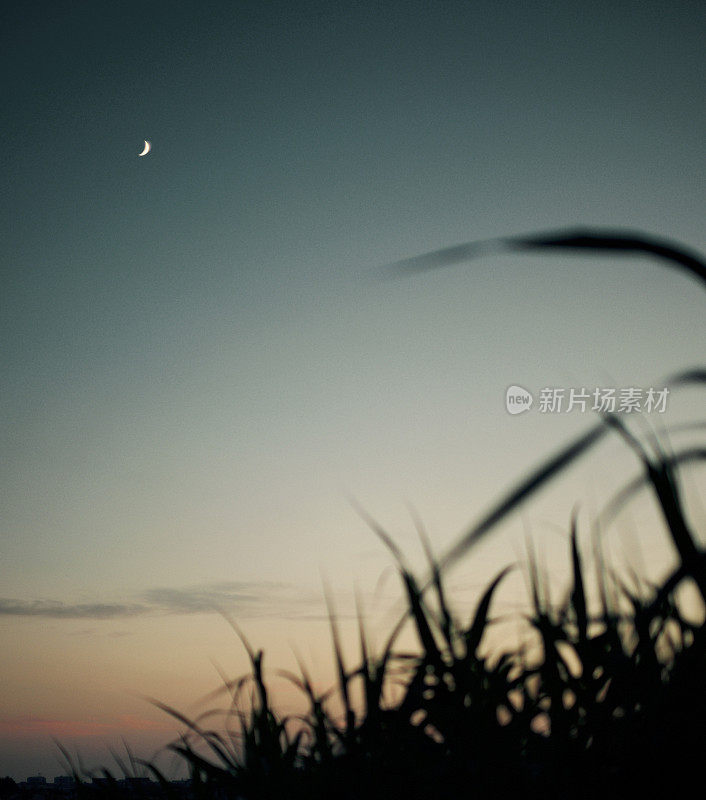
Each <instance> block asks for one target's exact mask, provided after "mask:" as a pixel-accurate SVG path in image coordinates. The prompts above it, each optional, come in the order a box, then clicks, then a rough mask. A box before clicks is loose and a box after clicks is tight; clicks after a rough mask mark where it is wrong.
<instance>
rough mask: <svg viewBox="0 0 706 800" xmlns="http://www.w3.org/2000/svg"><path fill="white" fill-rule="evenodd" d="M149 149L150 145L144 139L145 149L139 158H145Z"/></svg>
mask: <svg viewBox="0 0 706 800" xmlns="http://www.w3.org/2000/svg"><path fill="white" fill-rule="evenodd" d="M151 149H152V143H151V142H148V141H147V139H145V149H144V150H143V151H142V152H141V153H140V156H146V155H147V153H149V151H150V150H151Z"/></svg>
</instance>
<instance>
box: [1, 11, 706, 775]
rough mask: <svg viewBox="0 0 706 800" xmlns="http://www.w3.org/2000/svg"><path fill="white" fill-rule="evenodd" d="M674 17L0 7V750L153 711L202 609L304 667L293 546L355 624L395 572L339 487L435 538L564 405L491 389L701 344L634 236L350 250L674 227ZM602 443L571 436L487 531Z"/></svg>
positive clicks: (207, 681)
mask: <svg viewBox="0 0 706 800" xmlns="http://www.w3.org/2000/svg"><path fill="white" fill-rule="evenodd" d="M705 34H706V24H705V21H704V15H703V8H702V5H701V4H700V3H697V2H661V3H656V2H645V0H641V2H639V3H637V2H636V3H630V2H623V3H618V4H616V3H600V2H594V3H589V4H586V3H572V2H556V3H543V2H538V3H531V4H520V3H504V2H498V1H497V0H494V2H487V3H485V2H452V1H451V0H439V1H438V2H404V3H396V2H384V3H383V2H361V3H347V4H344V3H331V2H306V3H302V2H298V3H296V4H292V3H274V2H269V3H266V4H260V3H255V2H252V3H251V2H243V3H238V2H233V3H217V2H210V3H206V4H204V3H196V2H178V1H176V0H172V2H149V0H146V1H144V2H140V3H136V2H135V3H131V2H122V3H105V2H90V3H89V2H85V3H76V2H71V3H69V2H61V1H55V2H38V3H31V4H27V3H15V4H7V3H6V4H4V6H3V11H2V23H1V24H0V69H1V71H2V75H3V76H4V81H3V83H4V87H3V97H2V104H1V105H0V115H1V117H2V119H1V126H0V130H2V140H3V147H2V149H1V152H0V163H1V165H2V175H3V186H4V191H3V195H4V199H3V202H2V207H1V210H2V215H1V217H0V241H2V248H1V251H0V270H1V271H2V284H1V286H2V296H1V303H2V314H1V317H0V340H1V341H2V348H1V350H0V358H1V359H2V372H1V374H2V395H1V397H0V470H1V473H0V480H1V484H0V492H1V495H0V497H1V503H2V505H1V509H2V512H1V523H0V524H1V525H2V532H1V535H2V544H1V551H0V598H2V599H0V641H2V642H3V644H2V650H1V651H0V671H1V673H2V675H3V682H2V688H0V775H4V774H6V773H7V774H10V775H13V776H15V777H21V778H23V777H24V776H25V775H27V774H31V773H35V772H36V771H37V770H40V769H41V770H42V771H43V772H44V773H45V774H47V775H49V776H52V775H53V774H59V773H61V772H62V769H61V767H60V766H59V765H58V762H57V760H56V749H55V747H54V745H53V743H52V741H51V737H52V736H56V737H58V738H59V739H61V740H62V741H63V742H65V743H66V744H67V745H69V746H71V747H76V748H78V750H79V752H81V753H83V754H85V755H86V756H87V760H89V761H90V759H91V758H93V759H94V761H97V762H100V761H101V760H102V761H103V762H104V763H105V762H106V761H108V760H109V756H108V755H107V750H106V746H107V745H114V744H115V743H116V742H119V740H120V736H125V737H126V739H127V740H128V741H129V742H130V743H132V744H133V745H134V747H135V748H136V749H137V750H138V751H139V752H140V754H147V755H148V754H149V748H151V747H155V748H156V747H157V746H158V745H159V744H161V743H163V742H164V741H166V739H167V738H169V737H171V736H172V735H173V734H174V732H175V731H176V727H175V726H174V725H172V724H171V723H169V721H168V720H165V718H164V715H163V714H162V713H161V712H159V711H157V710H156V709H153V708H151V707H150V706H149V704H148V703H146V702H145V701H144V699H143V696H144V695H149V696H152V697H158V698H159V699H161V700H164V701H166V702H170V703H173V704H174V705H176V706H178V707H180V708H183V709H188V707H189V704H190V703H192V702H194V701H196V700H197V698H198V697H199V696H200V694H202V693H205V692H207V691H208V690H210V689H212V688H214V687H215V686H217V684H218V676H217V674H216V672H215V671H214V670H213V668H212V666H211V664H210V662H209V659H210V658H214V659H216V660H217V661H219V663H222V664H223V667H224V668H225V669H226V670H227V671H228V672H230V673H231V674H238V673H239V672H243V671H245V670H246V669H247V664H246V660H245V655H244V653H243V650H242V647H240V645H239V644H238V642H237V640H236V639H235V637H234V636H233V634H232V632H231V631H230V630H229V628H228V625H227V624H226V623H225V622H224V621H223V619H222V618H221V617H220V616H219V615H218V614H217V613H215V612H214V611H213V610H212V609H213V607H214V605H218V606H221V607H224V608H227V609H228V610H229V611H230V612H231V613H232V614H233V615H234V616H235V617H236V618H237V619H238V620H239V621H240V622H241V623H242V626H243V628H244V629H245V630H246V631H247V633H248V635H249V636H250V637H251V638H252V640H253V643H254V644H256V645H257V646H264V647H265V649H266V652H267V654H268V659H269V660H270V665H271V666H280V665H281V666H289V665H290V662H291V659H292V657H291V643H292V642H296V646H297V648H299V650H300V652H301V653H302V654H303V655H304V658H305V660H308V661H309V663H312V662H315V671H316V670H319V673H320V674H321V675H325V674H326V670H327V669H328V667H326V666H324V665H323V663H322V659H324V658H326V659H328V650H329V647H328V644H327V641H326V633H325V629H326V622H325V606H324V604H323V601H322V599H321V598H322V589H321V586H322V575H323V576H324V577H325V578H326V580H327V581H328V582H329V583H330V585H331V586H332V587H333V589H332V592H333V594H334V596H336V597H337V598H338V600H337V602H340V604H341V608H346V607H347V605H346V604H348V599H349V596H350V594H351V592H352V591H353V588H354V587H355V586H356V585H358V586H359V587H360V590H361V594H362V595H363V597H364V599H365V600H366V602H367V605H368V607H369V608H370V609H371V622H370V624H371V625H373V624H374V623H373V621H372V617H376V614H375V613H374V612H373V605H374V604H376V603H377V604H380V608H382V606H383V605H385V603H387V606H385V607H388V606H389V602H387V601H388V600H389V599H390V598H394V597H395V596H396V592H395V590H396V585H395V584H394V580H393V578H394V576H390V575H389V572H390V570H389V567H390V565H391V564H392V563H393V562H392V561H391V559H390V557H389V556H388V555H387V554H386V552H385V551H384V548H383V547H382V546H381V545H380V544H379V542H378V541H377V540H376V538H375V536H374V534H372V533H371V531H370V530H369V528H368V527H367V526H366V524H365V522H364V521H363V520H362V519H361V518H360V517H359V516H358V514H357V513H356V512H355V510H354V509H353V508H352V506H351V503H350V501H349V497H350V496H352V497H354V498H356V500H357V501H359V502H360V503H361V504H362V505H363V506H364V507H365V508H366V509H367V510H368V511H369V512H370V513H371V514H373V516H375V517H376V518H377V519H379V520H380V521H381V522H382V523H383V524H384V525H385V526H386V527H387V528H388V529H389V530H390V532H391V533H392V534H393V535H394V536H395V537H396V539H397V541H398V542H399V543H400V544H401V546H402V547H403V549H404V550H405V551H407V552H409V553H410V560H412V561H413V563H418V564H421V563H422V562H421V561H420V560H419V559H418V551H419V547H418V543H417V541H416V534H415V531H414V525H413V523H412V520H411V517H410V513H409V510H408V508H407V503H412V504H414V506H415V508H416V510H417V511H418V513H419V514H420V516H421V517H422V519H423V520H424V521H425V524H426V526H427V527H428V529H429V533H430V536H431V539H432V541H433V543H434V546H435V547H436V549H437V550H438V551H439V552H442V551H443V549H444V548H445V547H447V546H450V545H451V544H453V543H454V542H455V541H456V539H457V538H458V536H459V534H460V533H461V532H462V531H463V530H464V528H466V526H467V525H468V524H469V523H470V522H471V521H472V520H473V519H474V518H476V517H477V516H478V515H479V514H480V513H481V512H482V511H483V510H484V509H487V508H488V507H489V504H490V503H491V502H492V501H493V500H494V499H496V498H497V497H498V496H499V495H500V494H501V492H502V491H503V490H504V489H505V488H507V486H508V485H509V484H510V483H512V482H513V481H514V480H516V479H517V478H519V477H520V476H521V475H522V474H523V473H524V472H525V471H526V470H527V469H528V468H529V467H531V466H532V465H533V464H536V463H537V462H538V461H539V460H540V459H541V458H542V457H543V456H545V455H548V454H549V453H550V452H552V450H553V449H555V448H556V447H558V446H560V445H561V444H562V443H565V442H568V441H569V440H570V439H571V437H572V436H574V435H576V434H577V433H578V432H580V431H582V430H584V429H585V428H586V427H587V426H588V425H589V424H590V423H591V422H592V419H591V418H590V415H588V414H586V415H581V414H578V413H574V414H567V415H541V414H539V413H538V411H537V410H536V408H535V409H534V410H532V411H530V412H528V413H526V414H523V415H520V416H517V417H511V416H509V415H508V414H507V412H506V411H505V408H504V394H505V389H506V388H507V386H509V385H511V384H515V383H517V384H520V385H521V386H524V387H526V388H527V389H529V390H530V391H532V392H535V393H536V392H538V391H539V389H540V388H542V387H545V386H559V387H571V386H577V387H578V386H590V387H596V386H602V387H609V386H614V387H628V386H636V387H645V388H647V387H649V386H657V385H662V384H659V382H660V380H662V381H663V379H664V378H665V376H667V375H670V374H673V373H675V372H678V371H680V370H682V369H685V368H688V367H693V366H695V365H698V364H700V363H702V362H703V352H704V341H705V340H706V339H705V337H706V321H705V320H706V315H704V313H703V310H704V299H705V296H704V293H703V289H702V288H700V287H699V285H698V284H697V283H695V282H694V281H693V280H691V279H690V278H689V277H688V276H686V275H685V274H682V273H679V272H675V271H673V270H669V269H664V268H663V267H662V266H661V265H660V264H659V263H658V262H656V261H652V260H649V259H645V258H623V259H616V258H613V257H604V258H587V257H575V256H571V257H568V256H551V257H546V256H537V255H533V256H525V257H520V256H514V255H513V256H509V255H503V256H500V255H498V256H489V257H488V258H485V259H482V260H478V261H474V262H472V263H468V264H465V265H459V266H455V267H450V268H446V269H443V270H437V271H433V272H426V273H420V274H418V275H413V276H412V275H410V276H408V277H406V278H400V277H395V276H394V275H393V274H392V272H391V271H390V270H386V269H385V265H386V264H389V263H390V262H393V261H395V260H397V259H401V258H405V257H409V256H414V255H417V254H419V253H423V252H426V251H429V250H433V249H436V248H440V247H445V246H448V245H452V244H456V243H461V242H464V241H469V240H476V239H484V238H488V237H494V236H502V235H506V234H516V233H529V232H533V231H543V230H554V229H559V228H563V227H565V226H568V225H575V224H581V225H595V226H606V225H608V226H618V227H621V228H622V227H624V228H631V229H635V230H640V231H645V232H648V233H652V234H656V235H660V236H665V237H669V238H672V239H674V240H677V241H680V242H683V243H684V244H685V245H688V246H689V247H691V248H693V249H695V250H699V251H701V252H702V253H703V252H706V232H705V230H704V225H703V219H704V217H703V212H704V208H705V207H706V202H705V201H706V175H705V169H704V167H705V166H706V148H705V147H704V130H706V88H705V87H706V68H705V62H704V57H703V42H704V36H705ZM145 139H149V140H150V141H151V142H152V152H151V153H149V155H147V156H146V157H144V158H138V157H137V155H138V153H139V152H140V151H141V150H142V147H143V141H144V140H145ZM672 401H673V402H672ZM702 406H703V394H699V393H697V392H694V391H688V390H683V391H682V392H681V393H677V394H675V395H674V396H673V397H672V398H671V400H670V406H669V409H668V413H667V414H666V415H665V416H664V417H663V418H662V419H661V420H659V422H664V423H665V424H672V423H674V422H683V421H685V420H689V419H696V418H698V417H699V413H700V412H701V409H702ZM675 441H676V440H675ZM623 459H625V460H623ZM625 468H632V469H633V470H634V469H636V465H635V464H634V462H633V461H631V458H630V457H629V456H626V454H625V453H623V452H622V449H621V447H620V445H619V444H617V443H614V444H613V445H610V444H608V445H606V448H605V450H604V452H603V455H601V456H600V457H596V459H594V460H593V461H592V462H591V463H588V462H587V464H586V467H585V470H584V471H583V472H581V471H579V473H580V474H577V475H576V476H575V477H573V478H572V477H570V476H567V479H566V482H565V483H564V484H563V486H562V487H561V489H560V490H559V491H558V494H556V495H555V496H552V495H549V496H548V497H547V498H545V499H544V500H542V499H541V498H540V499H539V500H538V501H537V504H536V505H535V506H530V508H529V509H528V511H527V512H526V516H525V517H523V519H522V520H518V525H517V530H519V534H520V535H519V541H521V539H522V533H523V530H524V529H525V528H526V527H527V526H529V528H530V529H531V532H532V534H533V536H535V537H536V539H537V540H538V541H539V542H542V541H544V544H543V545H542V546H543V547H545V548H546V549H547V550H548V549H549V547H550V545H549V544H548V542H554V543H555V544H556V543H557V542H558V543H559V544H562V542H564V539H562V538H561V536H557V531H556V530H554V529H552V530H551V531H550V532H549V533H547V531H546V530H545V529H544V527H545V523H546V525H549V522H548V521H547V520H549V518H550V517H551V518H552V521H551V524H552V525H560V526H561V525H564V526H565V524H566V521H567V520H568V518H569V516H568V515H569V512H570V510H571V508H572V507H573V504H574V503H575V502H576V500H577V497H578V496H579V494H580V492H582V491H586V492H588V494H587V495H586V496H587V497H588V498H589V499H588V500H586V503H587V505H586V506H584V507H585V508H586V509H587V512H586V513H587V518H588V517H589V516H590V511H591V505H590V503H591V502H594V501H595V502H598V500H597V499H596V498H600V497H602V496H603V497H604V496H605V493H606V492H608V494H609V490H610V488H611V486H613V487H614V486H616V485H620V483H621V482H622V481H623V480H624V477H625V475H626V473H625V472H624V471H622V470H624V469H625ZM699 477H700V478H701V479H702V478H703V472H702V473H700V476H699V474H698V473H696V472H693V474H690V475H689V476H688V478H689V481H690V483H689V487H687V488H688V489H689V490H690V491H691V490H694V497H696V494H697V492H696V490H697V489H698V485H697V484H698V479H699ZM702 485H703V482H702ZM591 498H592V499H591ZM689 498H691V495H689ZM690 502H691V500H690ZM693 508H694V513H695V514H697V515H698V514H700V515H701V516H700V519H701V520H702V521H703V519H704V515H703V511H702V510H700V509H701V508H702V507H701V506H699V504H698V502H697V500H693ZM533 509H534V510H533ZM638 522H639V516H638V512H636V515H635V516H634V517H633V518H632V521H629V522H626V523H625V524H626V528H628V529H629V528H631V526H632V527H633V528H634V529H635V530H637V529H638V528H639V529H640V531H641V533H640V535H641V536H643V541H642V545H641V547H642V550H641V555H640V557H641V558H643V560H645V561H647V562H649V561H650V559H652V561H653V563H654V564H655V565H656V567H657V568H659V566H660V565H661V566H664V564H665V563H666V561H665V558H668V552H667V554H666V555H665V552H666V551H664V550H663V549H660V545H659V542H658V538H659V537H658V536H657V534H656V533H655V536H654V537H653V538H649V539H648V538H645V535H644V531H645V530H646V529H647V528H645V527H642V528H641V527H640V525H639V524H638ZM523 526H524V528H523ZM647 527H648V528H649V525H648V526H647ZM635 530H633V531H632V533H633V534H635ZM655 531H656V528H655ZM503 535H504V536H505V538H498V539H497V540H493V541H489V542H488V543H486V545H484V546H483V548H481V549H480V550H479V551H478V555H477V556H474V557H473V558H474V559H475V560H474V561H473V564H472V572H473V574H472V576H471V577H470V578H469V579H468V581H467V582H466V583H463V582H461V581H460V579H459V582H458V584H457V586H458V591H459V597H461V595H462V594H463V591H464V590H470V589H471V588H474V589H477V588H478V587H479V586H482V585H483V584H484V583H487V582H488V581H489V579H490V577H491V576H492V570H494V569H496V568H497V567H498V566H502V565H504V564H505V563H507V562H508V561H511V560H514V559H516V558H517V557H521V555H522V553H521V547H520V549H519V550H518V549H517V548H516V546H515V545H514V544H513V543H512V541H511V539H512V537H511V535H510V534H507V535H505V534H503ZM625 535H626V536H627V535H628V534H627V533H626V534H625ZM542 536H545V537H548V538H547V539H546V540H542ZM516 538H517V537H516ZM653 539H654V540H653ZM618 549H620V548H619V547H618ZM633 552H634V550H633ZM562 555H563V550H562ZM635 557H637V556H635ZM415 559H416V560H415ZM381 577H382V578H383V579H384V578H385V577H389V578H390V580H389V581H387V582H386V583H384V585H383V586H382V588H380V587H379V586H378V593H377V595H375V594H374V591H373V590H374V587H375V586H376V584H378V583H379V582H380V579H381ZM519 585H520V586H521V581H520V583H519ZM383 601H384V602H383ZM348 624H349V623H348V622H346V621H344V625H348Z"/></svg>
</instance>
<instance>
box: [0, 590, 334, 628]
mask: <svg viewBox="0 0 706 800" xmlns="http://www.w3.org/2000/svg"><path fill="white" fill-rule="evenodd" d="M317 607H321V608H322V609H323V599H322V598H321V597H320V596H318V595H316V594H315V593H313V592H310V591H306V590H303V589H299V588H298V587H296V586H293V585H288V584H284V583H274V582H269V581H263V582H260V583H257V582H247V581H243V582H232V583H224V582H221V583H213V584H206V585H203V586H194V587H186V588H183V587H182V588H176V587H154V588H152V589H148V590H146V591H145V592H143V593H142V594H141V595H140V596H139V598H138V599H137V602H116V603H100V602H96V603H75V604H72V603H64V602H62V601H59V600H18V599H12V598H0V616H5V617H37V618H43V619H94V620H109V619H126V618H134V617H139V616H148V615H149V616H158V615H164V614H209V613H219V612H220V611H229V612H230V613H236V614H237V615H238V616H241V617H268V616H277V617H285V618H297V619H299V618H301V619H312V618H316V617H320V618H325V617H326V615H325V613H323V610H322V612H321V613H320V614H317V613H316V611H317Z"/></svg>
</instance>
